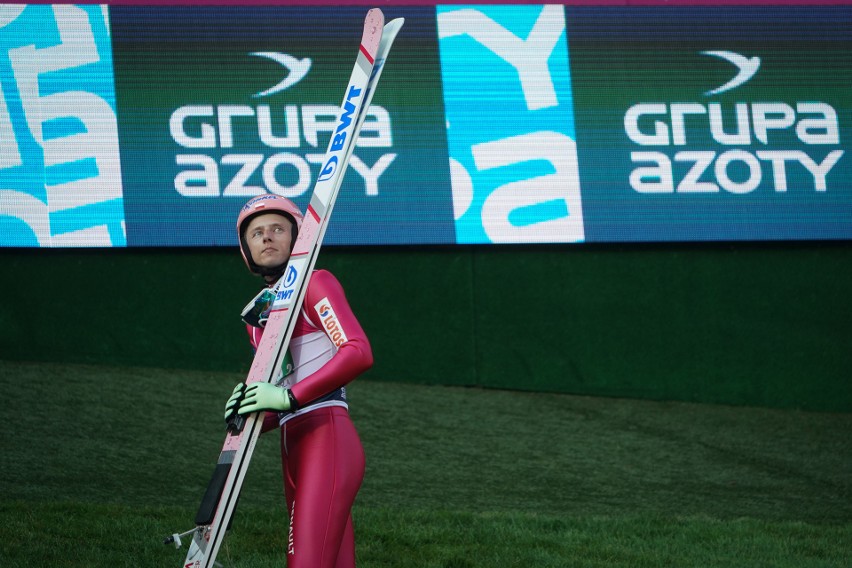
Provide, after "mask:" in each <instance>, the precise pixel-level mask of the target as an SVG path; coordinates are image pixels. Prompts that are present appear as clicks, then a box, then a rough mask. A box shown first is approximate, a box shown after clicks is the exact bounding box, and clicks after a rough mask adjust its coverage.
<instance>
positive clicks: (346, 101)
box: [166, 8, 404, 568]
mask: <svg viewBox="0 0 852 568" xmlns="http://www.w3.org/2000/svg"><path fill="white" fill-rule="evenodd" d="M403 23H404V19H403V18H398V19H395V20H392V21H391V22H388V23H387V24H385V17H384V14H383V13H382V11H381V10H379V9H377V8H374V9H372V10H370V11H369V12H367V17H366V19H365V20H364V31H363V34H362V37H361V45H360V49H359V52H358V57H357V59H356V61H355V67H354V68H353V69H352V75H351V77H350V78H349V84H348V86H347V88H346V93H345V95H344V97H343V103H342V104H341V108H340V117H339V119H338V121H337V127H336V129H335V131H334V132H333V133H332V136H331V140H330V141H329V145H328V149H327V150H326V155H325V158H324V159H323V163H322V166H321V169H320V174H319V177H318V178H317V181H316V183H315V185H314V191H313V195H312V196H311V201H310V204H309V205H308V210H307V212H306V214H305V217H304V220H303V221H302V227H301V230H300V231H299V235H298V238H297V239H296V243H295V245H294V247H293V252H292V254H291V255H290V260H289V263H288V264H287V268H286V269H285V271H284V274H283V275H282V276H281V279H280V280H279V281H278V282H277V283H276V285H275V287H274V288H273V292H274V293H275V300H274V301H273V304H272V313H271V315H270V317H269V319H268V320H267V322H266V327H265V329H264V333H263V338H262V339H261V342H260V345H258V348H257V351H256V353H255V356H254V360H253V362H252V365H251V369H250V370H249V374H248V378H247V379H246V383H247V384H251V383H254V382H259V381H265V382H273V381H274V380H275V379H276V377H277V375H278V372H279V370H280V369H281V364H282V362H283V359H284V357H285V356H286V353H287V347H288V345H289V343H290V338H291V337H292V335H293V329H294V328H295V324H296V317H297V315H298V313H299V310H300V309H301V306H302V301H303V300H304V297H305V292H306V290H307V287H308V281H309V279H310V275H311V272H312V270H313V268H314V265H315V263H316V258H317V255H318V253H319V249H320V246H321V244H322V239H323V236H324V235H325V231H326V228H327V227H328V219H329V217H330V216H331V211H332V209H333V207H334V202H335V200H336V198H337V194H338V192H339V190H340V185H341V183H342V182H343V175H344V173H345V171H346V167H347V166H348V164H349V158H350V156H351V155H352V151H353V149H354V148H355V142H356V140H357V139H358V134H359V132H360V130H361V125H362V124H363V122H364V119H365V118H366V116H367V110H368V109H369V107H370V101H371V100H372V98H373V94H374V92H375V88H376V85H377V84H378V82H379V78H380V77H381V74H382V69H383V68H384V63H385V59H386V58H387V56H388V54H389V53H390V49H391V46H392V45H393V42H394V40H395V39H396V36H397V34H398V33H399V30H400V29H401V28H402V25H403ZM241 418H242V417H241ZM262 422H263V420H262V417H261V416H260V413H255V414H250V415H248V416H247V417H246V418H245V419H244V420H240V421H238V422H232V423H230V424H229V425H228V434H227V435H226V437H225V443H224V445H223V446H222V452H221V453H220V454H219V460H218V462H217V464H216V468H215V470H214V473H213V477H212V479H211V481H210V484H209V485H208V488H207V491H206V493H205V495H204V498H203V499H202V503H201V507H200V508H199V511H198V514H197V515H196V518H195V524H196V528H194V529H192V530H189V531H187V532H185V533H181V534H177V533H176V534H173V535H172V536H171V537H169V538H167V539H166V544H169V543H174V544H175V546H176V547H180V545H181V537H187V536H189V535H192V542H191V543H190V546H189V551H188V552H187V556H186V560H185V561H184V563H183V564H182V565H181V566H182V567H183V568H213V567H214V566H215V565H216V564H218V563H216V555H217V554H218V552H219V548H220V546H221V544H222V541H223V540H224V538H225V532H226V530H227V529H228V526H229V524H230V520H231V517H232V516H233V514H234V508H235V507H236V503H237V499H238V498H239V494H240V488H241V487H242V483H243V480H244V479H245V475H246V472H247V471H248V466H249V462H250V461H251V456H252V453H253V452H254V448H255V445H256V443H257V438H258V436H259V435H260V430H261V426H262Z"/></svg>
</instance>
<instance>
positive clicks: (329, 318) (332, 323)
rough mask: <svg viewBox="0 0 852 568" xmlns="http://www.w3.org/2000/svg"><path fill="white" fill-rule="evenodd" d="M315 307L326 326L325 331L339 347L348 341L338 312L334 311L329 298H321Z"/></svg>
mask: <svg viewBox="0 0 852 568" xmlns="http://www.w3.org/2000/svg"><path fill="white" fill-rule="evenodd" d="M314 309H315V310H316V311H317V314H318V315H319V317H320V320H321V321H322V325H323V327H324V328H325V332H326V333H327V334H328V337H329V338H330V339H331V342H332V343H334V344H335V345H336V346H337V347H340V346H341V345H343V344H344V343H346V342H347V341H348V339H347V337H346V333H344V331H343V328H342V327H340V321H338V319H337V314H335V313H334V309H333V308H332V307H331V304H330V303H329V301H328V298H323V299H322V300H320V301H319V303H317V304H316V305H315V306H314Z"/></svg>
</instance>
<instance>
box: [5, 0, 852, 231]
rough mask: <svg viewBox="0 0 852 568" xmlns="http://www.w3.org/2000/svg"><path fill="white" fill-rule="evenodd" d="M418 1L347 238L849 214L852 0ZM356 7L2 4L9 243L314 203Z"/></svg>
mask: <svg viewBox="0 0 852 568" xmlns="http://www.w3.org/2000/svg"><path fill="white" fill-rule="evenodd" d="M383 10H384V12H385V14H386V17H387V18H388V19H391V18H397V17H404V18H405V26H404V27H403V29H402V32H401V33H400V35H399V36H398V39H397V41H396V43H395V44H394V48H393V50H392V52H391V54H390V56H389V58H388V61H387V64H386V65H385V68H384V73H383V75H382V79H381V82H380V84H379V87H378V89H377V92H376V95H375V98H374V99H373V104H372V106H371V108H370V110H369V112H368V115H367V117H366V121H365V123H364V127H363V130H362V132H361V137H360V139H359V141H358V143H357V145H356V147H355V149H354V152H353V155H352V158H351V161H350V164H349V169H348V170H347V173H346V177H345V180H344V182H343V186H342V188H341V192H340V197H339V198H338V201H337V204H336V206H335V209H334V215H333V217H332V220H331V223H330V225H329V230H328V233H327V235H326V237H325V242H326V243H327V244H332V245H334V244H336V245H400V244H419V245H434V244H440V245H452V244H497V243H582V242H663V241H718V240H813V239H848V238H850V237H852V165H850V158H849V156H848V152H847V149H848V145H849V144H848V140H849V137H850V126H852V96H851V95H850V89H849V85H852V7H850V6H805V5H801V6H796V5H789V3H788V4H785V5H783V6H782V5H778V6H770V5H760V6H732V5H726V6H702V5H694V6H670V5H644V6H615V5H602V6H588V5H577V6H574V5H567V6H562V5H529V4H525V5H481V4H477V5H467V6H465V5H455V4H454V5H438V6H426V5H422V6H383ZM365 13H366V8H365V7H363V6H357V7H352V6H350V7H340V6H316V7H308V6H272V5H269V6H262V5H251V6H239V7H237V6H221V5H220V6H214V5H195V6H192V5H182V6H151V5H148V6H146V5H137V6H134V5H113V6H109V7H107V6H96V5H81V6H73V5H55V6H50V5H29V6H28V5H3V6H0V54H2V57H0V82H2V89H1V90H0V246H6V247H125V246H130V247H136V246H142V247H149V246H156V247H161V246H166V247H168V246H182V247H183V246H234V245H236V235H235V233H234V221H235V218H236V214H237V211H238V209H239V208H240V207H241V205H242V204H243V203H245V201H247V200H248V199H249V198H250V197H252V196H255V195H262V194H266V193H273V194H277V195H282V196H285V197H288V198H290V199H293V200H294V201H295V202H296V203H297V204H298V205H299V206H300V207H302V208H304V207H306V205H307V202H308V200H309V196H310V192H311V190H312V187H313V183H314V181H315V180H316V178H317V176H318V175H319V169H320V164H321V162H322V159H323V154H324V152H325V148H326V147H327V145H328V143H329V140H330V139H331V136H332V130H333V128H334V125H335V123H336V120H337V113H338V112H339V107H340V103H341V100H342V98H343V94H344V89H345V87H346V80H347V78H348V76H349V74H350V72H351V69H352V65H353V64H354V61H355V56H356V54H357V50H358V40H359V38H360V33H361V27H362V24H363V18H364V15H365Z"/></svg>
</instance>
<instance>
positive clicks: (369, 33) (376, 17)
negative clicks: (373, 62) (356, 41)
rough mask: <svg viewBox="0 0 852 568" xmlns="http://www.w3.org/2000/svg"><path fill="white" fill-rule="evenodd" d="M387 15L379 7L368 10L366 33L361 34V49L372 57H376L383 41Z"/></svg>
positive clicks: (365, 20) (365, 25) (365, 21)
mask: <svg viewBox="0 0 852 568" xmlns="http://www.w3.org/2000/svg"><path fill="white" fill-rule="evenodd" d="M384 25H385V15H384V13H382V11H381V10H380V9H379V8H373V9H372V10H370V11H369V12H367V17H366V18H365V19H364V35H363V36H361V49H362V50H363V51H365V52H366V54H367V55H368V56H369V57H370V59H375V57H376V52H377V51H378V50H379V43H381V41H382V32H383V31H384Z"/></svg>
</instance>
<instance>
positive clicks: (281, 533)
mask: <svg viewBox="0 0 852 568" xmlns="http://www.w3.org/2000/svg"><path fill="white" fill-rule="evenodd" d="M242 378H243V377H242V376H238V375H234V374H225V373H222V374H211V373H199V372H188V371H175V370H162V369H146V368H110V367H98V366H84V365H53V364H35V363H13V362H3V361H0V384H2V385H3V391H4V393H5V402H6V404H4V405H3V417H4V420H3V423H4V424H5V425H6V426H7V428H8V427H13V428H14V430H12V429H9V430H7V435H6V436H4V437H3V438H2V440H3V441H2V448H3V458H2V460H0V566H2V567H4V568H6V567H17V566H21V567H23V566H57V567H64V566H68V567H71V566H75V567H77V566H86V567H88V566H94V567H99V566H103V567H107V566H109V567H114V566H172V567H177V566H180V565H181V561H182V560H183V556H184V550H181V551H176V550H175V549H174V548H170V547H164V546H163V545H162V544H161V542H162V539H163V537H165V536H167V535H169V534H171V533H172V532H176V531H179V530H180V531H183V530H187V529H189V528H191V526H192V519H193V517H194V515H195V510H196V508H197V506H198V503H199V500H200V498H201V495H202V493H203V491H204V488H205V486H206V483H207V481H208V479H209V476H210V474H211V472H212V469H213V465H214V463H215V459H216V456H217V455H218V451H219V448H220V446H221V442H222V439H223V436H224V432H223V426H222V424H221V410H222V406H223V404H224V401H225V400H226V399H227V397H228V395H229V393H230V391H231V388H232V387H233V385H234V384H235V383H236V382H237V381H239V380H242ZM349 390H350V399H351V401H352V414H353V418H354V420H355V423H356V426H357V427H358V429H359V431H360V433H361V436H362V439H363V442H364V446H365V450H366V453H367V462H368V465H367V475H366V478H365V480H364V485H363V487H362V489H361V492H360V493H359V497H358V500H357V502H356V507H355V511H354V515H355V521H356V534H357V546H358V559H359V566H361V567H364V568H371V567H397V566H398V567H402V566H406V567H408V566H423V567H441V568H474V567H476V568H478V567H482V568H485V567H488V568H491V567H496V566H518V567H521V566H523V567H564V566H590V567H591V566H631V567H632V566H648V567H651V566H684V567H688V566H695V567H699V566H700V567H706V566H719V567H721V566H782V567H790V568H793V567H797V568H798V567H809V566H814V567H816V566H826V567H828V566H831V567H834V566H838V567H839V566H847V565H848V559H849V558H852V415H849V414H830V413H805V412H798V411H780V410H771V409H760V408H737V407H725V406H713V405H700V404H685V403H667V402H649V401H635V400H622V399H604V398H591V397H577V396H568V395H551V394H530V393H513V392H506V391H489V390H480V389H464V388H448V387H434V386H418V385H409V384H403V383H386V382H378V381H370V380H364V379H362V380H359V381H356V382H355V383H353V384H352V385H351V387H350V389H349ZM285 541H286V512H285V506H284V499H283V496H282V494H281V484H280V469H279V463H278V456H277V436H276V434H267V435H265V436H264V437H262V438H261V442H260V443H259V445H258V450H257V452H256V453H255V460H254V461H253V463H252V467H251V470H250V471H249V474H248V478H247V481H246V485H245V487H244V492H243V495H242V497H241V501H240V505H239V510H238V515H237V519H236V520H235V522H234V527H233V530H232V531H231V534H230V535H229V537H228V538H227V539H226V547H225V548H224V549H223V552H222V553H221V554H220V558H219V559H220V561H221V562H223V564H224V565H225V566H234V567H242V566H256V567H265V566H270V567H271V566H283V565H284V555H283V551H284V549H285Z"/></svg>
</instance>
